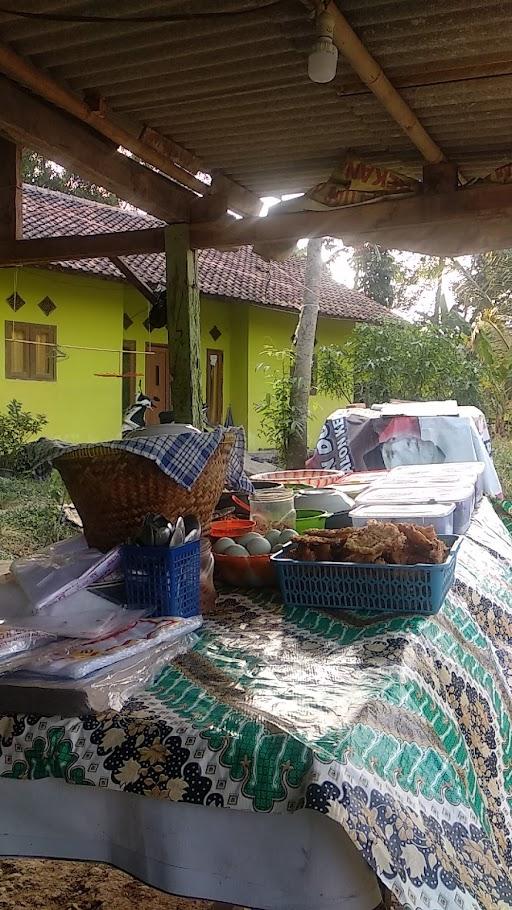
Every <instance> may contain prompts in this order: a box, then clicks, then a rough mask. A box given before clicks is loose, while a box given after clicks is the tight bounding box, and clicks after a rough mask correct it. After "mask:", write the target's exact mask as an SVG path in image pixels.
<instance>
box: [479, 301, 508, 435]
mask: <svg viewBox="0 0 512 910" xmlns="http://www.w3.org/2000/svg"><path fill="white" fill-rule="evenodd" d="M470 344H471V346H472V348H473V350H474V351H475V353H476V354H477V356H478V357H479V359H480V361H481V362H482V364H483V365H484V367H485V380H484V382H485V385H486V386H487V390H488V392H489V393H490V400H491V402H492V405H493V410H494V415H493V416H494V423H495V430H496V432H497V433H503V432H505V430H506V429H507V426H508V424H509V423H510V420H511V418H512V333H511V332H510V330H509V328H508V326H507V324H506V322H505V320H504V319H503V317H502V316H501V315H500V313H499V312H498V310H497V309H496V307H492V308H489V309H485V310H482V312H481V313H480V314H479V315H478V316H477V317H476V319H475V321H474V324H473V331H472V333H471V341H470Z"/></svg>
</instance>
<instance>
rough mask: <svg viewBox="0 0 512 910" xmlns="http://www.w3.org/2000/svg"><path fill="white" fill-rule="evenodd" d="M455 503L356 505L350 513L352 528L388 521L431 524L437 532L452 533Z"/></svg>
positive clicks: (422, 524) (393, 522)
mask: <svg viewBox="0 0 512 910" xmlns="http://www.w3.org/2000/svg"><path fill="white" fill-rule="evenodd" d="M454 512H455V503H453V502H450V503H442V504H441V503H439V504H437V503H429V504H428V505H421V504H420V505H413V506H408V505H392V504H391V505H382V506H357V508H355V509H353V511H352V512H351V513H350V517H351V519H352V524H353V526H354V528H363V527H365V525H367V524H368V522H369V521H390V522H392V524H397V523H399V522H400V523H401V522H403V523H405V524H413V525H421V526H427V525H432V527H433V528H434V529H435V531H436V533H437V534H453V515H454Z"/></svg>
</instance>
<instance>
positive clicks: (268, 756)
mask: <svg viewBox="0 0 512 910" xmlns="http://www.w3.org/2000/svg"><path fill="white" fill-rule="evenodd" d="M511 683H512V540H511V538H510V537H509V535H508V534H507V532H506V531H505V529H504V528H503V526H502V524H501V522H500V521H499V519H498V517H497V516H496V515H495V514H494V512H493V510H492V508H491V506H490V504H489V503H488V502H487V501H484V503H483V505H482V507H481V508H480V510H479V512H478V513H477V514H476V516H475V518H474V520H473V522H472V525H471V528H470V531H469V534H468V536H467V538H466V540H465V541H464V543H463V545H462V548H461V551H460V556H459V561H458V569H457V581H456V585H455V587H454V589H453V590H452V592H451V593H450V594H449V596H448V599H447V601H446V602H445V605H444V607H443V608H442V610H441V612H440V613H439V614H438V615H437V616H434V617H419V616H408V617H405V616H396V617H391V618H390V617H386V618H381V619H378V618H376V617H375V616H371V615H369V614H367V615H356V614H350V615H347V614H343V615H341V614H338V615H334V614H332V613H331V614H328V613H326V612H321V611H314V610H307V609H296V608H295V609H288V608H283V606H282V605H281V604H280V602H279V598H278V596H277V594H270V593H269V592H265V591H260V592H257V591H253V592H247V591H246V592H243V593H240V592H233V593H225V594H223V595H222V596H221V597H220V599H219V605H218V611H217V612H216V613H215V614H213V615H212V616H210V617H209V618H207V620H206V622H205V625H204V627H203V630H202V632H201V636H200V641H199V643H198V644H197V645H196V647H195V649H194V650H193V651H192V652H189V653H188V654H186V655H184V656H181V657H180V658H178V659H177V660H176V662H175V663H174V664H172V665H171V666H169V667H168V668H167V669H166V670H164V672H163V673H162V674H161V675H160V677H159V678H158V680H157V681H156V682H155V684H154V685H153V686H152V687H151V688H150V689H149V690H147V691H145V692H144V693H143V694H141V695H140V696H139V697H137V698H135V699H132V700H131V701H130V702H129V703H128V704H127V705H126V706H125V708H124V710H122V711H121V712H120V713H117V714H116V713H108V714H103V715H100V716H98V715H93V716H86V717H82V718H68V719H62V718H59V717H48V718H41V717H38V716H35V715H30V714H24V715H5V716H2V717H1V718H0V744H1V755H0V775H1V776H3V777H9V778H17V779H20V780H21V779H31V780H36V779H41V778H48V777H53V778H60V779H63V780H65V781H67V782H68V783H69V784H74V785H91V786H93V787H102V788H111V789H113V790H117V791H124V792H128V793H131V794H138V795H139V797H140V798H141V799H144V798H146V799H148V798H149V799H155V798H156V799H160V800H162V799H163V800H171V801H183V802H185V803H192V804H198V805H201V806H208V807H211V808H212V811H213V810H214V809H216V808H228V809H232V810H245V811H246V812H251V813H255V814H261V813H286V814H288V813H293V812H294V811H296V810H298V809H304V808H306V809H309V810H311V812H313V813H321V814H323V815H325V816H328V817H330V818H331V819H333V820H334V821H335V822H336V823H338V824H339V825H340V826H343V828H344V829H345V830H346V831H347V832H348V834H349V835H350V838H351V839H352V841H353V843H354V844H355V845H356V846H357V848H358V849H359V850H360V851H361V853H362V855H363V857H364V858H365V859H366V860H367V862H368V863H369V864H370V865H371V866H372V867H373V868H374V869H375V870H376V872H377V874H378V876H379V878H380V879H381V881H382V882H384V884H385V885H386V886H387V887H388V888H389V889H391V891H392V892H393V893H394V894H395V896H396V897H397V898H398V900H399V901H400V903H401V904H402V905H403V906H407V907H411V908H415V910H416V908H421V910H438V908H441V910H444V908H461V910H469V908H471V910H474V908H500V910H505V908H509V907H512V877H511V875H510V874H509V868H510V867H511V864H512V824H511V821H512V819H511V800H512V723H511V718H512V699H511ZM16 786H18V785H16Z"/></svg>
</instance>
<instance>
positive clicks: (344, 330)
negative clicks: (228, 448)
mask: <svg viewBox="0 0 512 910" xmlns="http://www.w3.org/2000/svg"><path fill="white" fill-rule="evenodd" d="M249 311H250V316H249V344H248V350H249V354H248V359H249V373H248V383H249V392H248V405H249V406H248V423H247V426H248V433H247V436H248V447H249V449H250V450H251V451H255V450H256V449H258V448H272V446H271V443H270V441H269V440H266V439H264V438H263V437H262V435H261V432H260V415H259V414H258V413H257V411H256V410H255V407H254V406H255V404H257V403H258V402H260V401H263V399H264V398H265V396H266V394H267V392H268V391H270V383H269V378H268V374H267V373H266V372H265V371H264V370H258V369H257V366H258V364H260V363H267V364H269V365H270V366H271V367H274V369H276V370H277V369H278V366H277V365H276V362H275V360H272V359H271V358H269V357H265V356H264V355H263V353H262V352H263V350H264V348H265V347H268V346H269V345H272V346H273V347H274V348H275V349H276V350H278V351H279V350H284V349H285V348H289V347H290V345H291V340H292V336H293V333H294V331H295V327H296V325H297V317H296V316H295V315H293V314H292V313H279V312H276V310H268V309H265V308H264V307H249ZM351 331H352V323H350V322H348V321H347V322H345V321H343V320H340V319H323V318H320V320H319V323H318V329H317V333H316V337H317V343H318V344H319V345H323V344H324V345H325V344H337V345H342V344H343V343H344V341H346V340H347V338H348V336H349V335H350V332H351ZM340 404H341V402H340V400H339V399H335V398H330V397H328V396H326V395H314V396H312V397H311V399H310V412H311V418H310V420H309V425H308V443H309V445H310V446H314V445H315V443H316V441H317V439H318V434H319V432H320V429H321V427H322V424H323V422H324V420H325V417H326V416H327V415H328V414H330V413H331V411H333V410H334V409H335V408H337V407H340Z"/></svg>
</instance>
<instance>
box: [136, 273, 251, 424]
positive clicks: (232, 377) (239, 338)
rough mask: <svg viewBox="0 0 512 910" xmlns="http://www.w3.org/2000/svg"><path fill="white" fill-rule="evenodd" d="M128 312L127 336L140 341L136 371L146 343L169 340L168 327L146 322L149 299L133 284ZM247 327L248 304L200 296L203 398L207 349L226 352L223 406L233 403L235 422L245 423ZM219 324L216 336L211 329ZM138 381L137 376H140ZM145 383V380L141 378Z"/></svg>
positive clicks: (140, 368) (140, 366) (138, 368)
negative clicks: (154, 326) (149, 326)
mask: <svg viewBox="0 0 512 910" xmlns="http://www.w3.org/2000/svg"><path fill="white" fill-rule="evenodd" d="M124 308H125V312H126V313H127V314H128V315H129V317H130V319H132V320H133V323H132V325H131V326H130V327H129V328H128V329H126V330H125V332H124V338H125V340H127V341H135V342H136V344H137V372H144V370H145V363H144V351H145V349H146V344H149V343H152V344H167V330H166V329H155V330H154V331H153V332H151V334H150V333H149V332H148V331H147V329H146V328H145V326H144V324H143V323H144V320H145V319H146V318H147V315H148V308H147V303H146V302H145V301H144V299H143V298H142V297H141V296H140V294H139V293H138V292H137V291H136V290H135V289H134V288H128V287H127V288H126V289H125V291H124ZM247 327H248V307H245V306H243V305H238V304H237V303H235V302H230V303H227V302H226V301H224V300H214V299H212V298H208V297H203V298H202V299H201V371H202V372H201V380H202V389H203V400H204V401H206V352H207V350H208V349H212V350H218V351H222V352H223V354H224V373H223V379H224V382H223V390H224V394H223V399H224V401H223V410H224V416H225V415H226V411H227V409H228V407H229V406H230V405H231V409H232V411H233V417H234V421H235V423H238V422H239V423H241V424H243V423H245V419H246V415H247ZM214 328H217V329H218V330H219V331H220V333H221V334H220V336H219V337H218V338H217V339H216V340H215V339H214V338H212V336H211V334H210V332H211V330H212V329H214ZM137 382H138V380H137ZM142 384H143V385H144V380H142Z"/></svg>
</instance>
